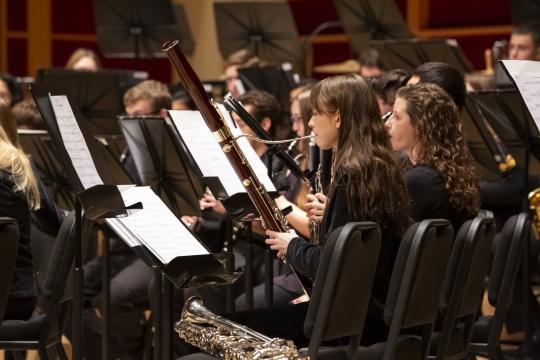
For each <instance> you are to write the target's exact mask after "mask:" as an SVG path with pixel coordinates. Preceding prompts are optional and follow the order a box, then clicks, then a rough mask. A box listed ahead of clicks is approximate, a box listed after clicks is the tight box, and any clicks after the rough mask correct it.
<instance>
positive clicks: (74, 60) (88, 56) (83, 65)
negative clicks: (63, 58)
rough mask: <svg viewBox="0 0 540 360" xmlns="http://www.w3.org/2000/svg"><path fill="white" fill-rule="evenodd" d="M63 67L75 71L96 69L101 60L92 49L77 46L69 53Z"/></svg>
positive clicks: (99, 65) (98, 67)
mask: <svg viewBox="0 0 540 360" xmlns="http://www.w3.org/2000/svg"><path fill="white" fill-rule="evenodd" d="M65 68H66V69H70V70H77V71H98V70H99V69H101V61H100V60H99V56H98V55H97V54H96V53H95V52H94V51H93V50H90V49H85V48H78V49H76V50H75V51H74V52H73V53H72V54H71V55H70V57H69V59H68V61H67V62H66V66H65Z"/></svg>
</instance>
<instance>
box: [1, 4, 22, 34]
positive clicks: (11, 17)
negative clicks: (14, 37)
mask: <svg viewBox="0 0 540 360" xmlns="http://www.w3.org/2000/svg"><path fill="white" fill-rule="evenodd" d="M26 1H27V0H6V3H7V8H6V12H7V24H8V25H7V28H8V30H11V31H26V28H27V19H26V9H27V4H26Z"/></svg>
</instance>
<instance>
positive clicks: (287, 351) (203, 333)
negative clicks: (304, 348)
mask: <svg viewBox="0 0 540 360" xmlns="http://www.w3.org/2000/svg"><path fill="white" fill-rule="evenodd" d="M174 328H175V331H176V332H177V333H178V335H179V336H180V338H182V339H184V340H185V341H186V342H188V343H190V344H191V345H194V346H196V347H198V348H199V349H201V350H203V351H204V352H206V353H209V354H211V355H214V356H218V357H220V358H221V359H235V360H244V359H245V360H251V359H261V360H262V359H276V360H277V359H283V360H289V359H298V360H301V359H302V360H307V359H309V358H308V357H307V356H303V355H301V354H299V352H298V350H297V349H296V346H295V345H294V343H293V342H292V341H290V340H284V339H280V338H270V337H268V336H265V335H263V334H260V333H258V332H256V331H254V330H252V329H250V328H248V327H246V326H242V325H240V324H237V323H235V322H232V321H230V320H227V319H225V318H223V317H221V316H218V315H216V314H214V313H212V312H211V311H210V310H208V309H207V308H206V307H205V306H204V304H203V302H202V300H201V299H200V298H198V297H191V298H189V299H188V300H187V302H186V303H185V304H184V308H183V309H182V316H181V318H180V321H178V322H177V323H176V324H175V327H174Z"/></svg>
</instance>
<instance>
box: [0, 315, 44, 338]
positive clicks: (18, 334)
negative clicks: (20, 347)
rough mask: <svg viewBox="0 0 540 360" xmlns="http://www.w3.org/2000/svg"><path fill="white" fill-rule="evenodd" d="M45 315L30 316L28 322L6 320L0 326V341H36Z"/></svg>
mask: <svg viewBox="0 0 540 360" xmlns="http://www.w3.org/2000/svg"><path fill="white" fill-rule="evenodd" d="M45 318H46V315H37V316H32V317H31V318H30V319H29V320H6V321H2V324H0V342H1V341H28V340H38V339H39V336H40V333H41V329H42V328H43V325H44V323H45Z"/></svg>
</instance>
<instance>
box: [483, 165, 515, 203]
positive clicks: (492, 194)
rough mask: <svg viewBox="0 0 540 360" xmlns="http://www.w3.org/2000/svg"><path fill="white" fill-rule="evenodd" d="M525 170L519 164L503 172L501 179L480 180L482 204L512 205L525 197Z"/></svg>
mask: <svg viewBox="0 0 540 360" xmlns="http://www.w3.org/2000/svg"><path fill="white" fill-rule="evenodd" d="M524 187H525V171H524V170H523V168H522V167H521V166H519V165H517V166H515V167H513V168H512V169H511V170H508V171H507V172H506V173H504V174H502V179H501V181H482V182H480V196H481V198H482V206H486V205H495V206H498V205H512V204H516V203H519V202H520V201H521V199H522V198H523V189H524Z"/></svg>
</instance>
